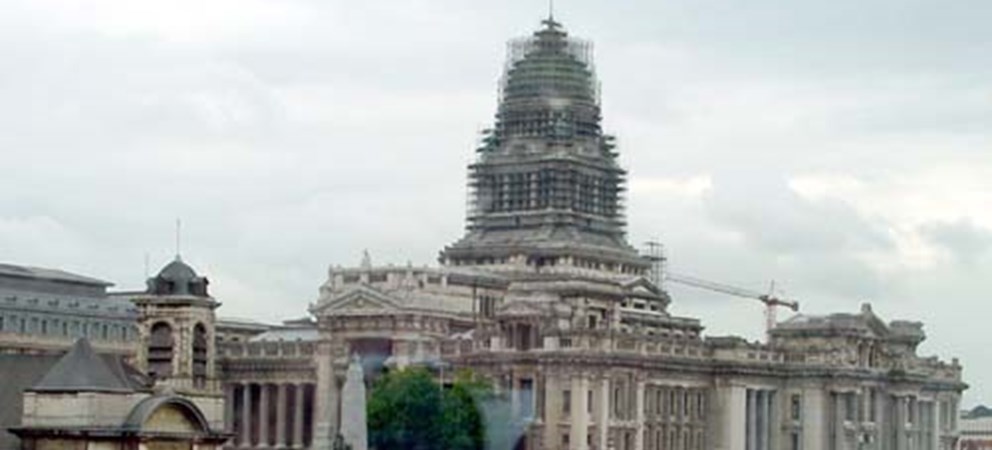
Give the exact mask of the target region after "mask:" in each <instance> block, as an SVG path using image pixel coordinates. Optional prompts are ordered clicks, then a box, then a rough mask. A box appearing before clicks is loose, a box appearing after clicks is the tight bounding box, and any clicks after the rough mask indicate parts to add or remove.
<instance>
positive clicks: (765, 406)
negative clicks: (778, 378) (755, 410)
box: [758, 390, 772, 450]
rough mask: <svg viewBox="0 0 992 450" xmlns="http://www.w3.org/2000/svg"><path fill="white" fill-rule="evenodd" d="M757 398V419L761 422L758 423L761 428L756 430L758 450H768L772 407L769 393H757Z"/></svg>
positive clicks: (763, 391) (764, 391)
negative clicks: (758, 411) (758, 400)
mask: <svg viewBox="0 0 992 450" xmlns="http://www.w3.org/2000/svg"><path fill="white" fill-rule="evenodd" d="M758 398H759V399H760V405H759V407H760V408H761V412H760V413H759V417H761V421H760V422H759V423H760V426H761V428H760V429H759V430H758V440H759V441H760V445H759V447H758V448H759V449H760V450H768V449H770V448H771V446H770V445H769V444H768V429H769V428H771V427H770V423H769V422H770V421H769V419H770V418H771V406H772V402H771V391H766V390H762V391H758Z"/></svg>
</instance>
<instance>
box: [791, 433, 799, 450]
mask: <svg viewBox="0 0 992 450" xmlns="http://www.w3.org/2000/svg"><path fill="white" fill-rule="evenodd" d="M789 442H790V444H789V450H802V446H801V443H800V441H799V433H795V432H793V433H792V434H790V435H789Z"/></svg>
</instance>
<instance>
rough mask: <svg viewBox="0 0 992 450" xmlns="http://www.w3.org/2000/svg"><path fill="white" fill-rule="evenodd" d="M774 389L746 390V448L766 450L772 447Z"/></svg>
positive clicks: (748, 449) (749, 449)
mask: <svg viewBox="0 0 992 450" xmlns="http://www.w3.org/2000/svg"><path fill="white" fill-rule="evenodd" d="M774 398H775V391H772V390H764V389H748V390H747V415H746V419H747V422H746V426H747V428H746V436H747V440H746V447H745V448H746V449H747V450H767V449H770V448H773V445H772V443H771V439H772V437H773V436H774V434H773V430H774V427H773V424H774V423H775V420H774V419H773V417H772V415H773V413H774V412H775V411H774V408H773V404H774V403H773V402H774Z"/></svg>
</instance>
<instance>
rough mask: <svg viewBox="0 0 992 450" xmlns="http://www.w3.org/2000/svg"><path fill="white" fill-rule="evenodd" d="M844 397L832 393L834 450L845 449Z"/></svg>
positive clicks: (840, 394) (840, 393)
mask: <svg viewBox="0 0 992 450" xmlns="http://www.w3.org/2000/svg"><path fill="white" fill-rule="evenodd" d="M845 395H848V394H845V393H843V392H834V394H833V396H834V429H833V430H832V432H833V434H834V449H835V450H844V449H846V448H847V443H846V442H845V436H844V435H845V433H844V420H845V411H844V406H846V405H845V402H844V396H845ZM899 448H900V449H903V448H906V447H899Z"/></svg>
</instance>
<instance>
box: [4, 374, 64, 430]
mask: <svg viewBox="0 0 992 450" xmlns="http://www.w3.org/2000/svg"><path fill="white" fill-rule="evenodd" d="M58 360H59V355H55V354H43V355H16V354H0V380H3V388H2V389H0V405H3V407H2V408H0V448H2V449H9V448H21V447H20V444H19V439H18V438H17V436H15V435H13V434H11V433H9V432H8V431H7V430H8V428H10V427H13V426H18V425H20V424H21V413H22V412H23V401H24V396H23V392H24V390H25V389H28V388H30V387H31V385H33V384H35V383H37V382H38V380H40V379H41V377H43V376H44V375H45V372H48V370H49V369H51V367H52V366H53V365H54V364H55V363H56V362H58Z"/></svg>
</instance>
